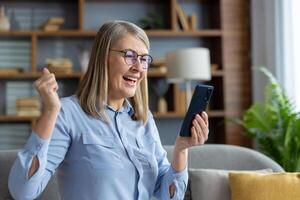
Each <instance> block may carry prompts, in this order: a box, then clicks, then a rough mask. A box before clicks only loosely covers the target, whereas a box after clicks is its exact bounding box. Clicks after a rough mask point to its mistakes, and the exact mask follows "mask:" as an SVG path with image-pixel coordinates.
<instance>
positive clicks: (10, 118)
mask: <svg viewBox="0 0 300 200" xmlns="http://www.w3.org/2000/svg"><path fill="white" fill-rule="evenodd" d="M36 119H37V117H30V116H28V117H27V116H15V115H0V122H31V121H33V120H36Z"/></svg>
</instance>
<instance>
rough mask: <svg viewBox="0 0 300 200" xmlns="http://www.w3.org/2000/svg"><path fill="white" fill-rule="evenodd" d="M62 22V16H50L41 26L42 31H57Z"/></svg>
mask: <svg viewBox="0 0 300 200" xmlns="http://www.w3.org/2000/svg"><path fill="white" fill-rule="evenodd" d="M64 22H65V19H64V18H62V17H50V18H49V19H48V20H47V22H46V23H45V24H44V25H43V27H42V28H43V30H44V31H58V30H59V29H60V26H61V25H62V24H63V23H64Z"/></svg>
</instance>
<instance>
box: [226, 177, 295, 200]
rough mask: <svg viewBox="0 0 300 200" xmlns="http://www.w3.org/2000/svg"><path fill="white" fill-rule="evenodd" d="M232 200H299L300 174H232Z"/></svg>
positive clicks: (230, 178)
mask: <svg viewBox="0 0 300 200" xmlns="http://www.w3.org/2000/svg"><path fill="white" fill-rule="evenodd" d="M229 182H230V189H231V194H232V200H240V199H243V200H264V199H272V200H282V199H288V200H299V199H300V190H299V188H300V173H272V174H258V173H230V174H229Z"/></svg>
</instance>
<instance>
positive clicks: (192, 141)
mask: <svg viewBox="0 0 300 200" xmlns="http://www.w3.org/2000/svg"><path fill="white" fill-rule="evenodd" d="M208 132H209V129H208V116H207V114H206V112H202V113H201V116H200V115H199V114H197V115H196V116H195V119H194V120H193V126H192V128H191V133H192V136H191V137H181V136H177V139H176V143H175V148H174V152H173V161H172V168H173V169H174V170H175V171H176V172H181V171H183V170H184V169H185V168H186V164H187V159H188V148H189V147H192V146H197V145H201V144H204V142H205V141H206V140H207V139H208ZM175 190H176V186H175V185H174V184H172V185H171V186H170V188H169V192H170V197H172V196H173V195H174V193H175Z"/></svg>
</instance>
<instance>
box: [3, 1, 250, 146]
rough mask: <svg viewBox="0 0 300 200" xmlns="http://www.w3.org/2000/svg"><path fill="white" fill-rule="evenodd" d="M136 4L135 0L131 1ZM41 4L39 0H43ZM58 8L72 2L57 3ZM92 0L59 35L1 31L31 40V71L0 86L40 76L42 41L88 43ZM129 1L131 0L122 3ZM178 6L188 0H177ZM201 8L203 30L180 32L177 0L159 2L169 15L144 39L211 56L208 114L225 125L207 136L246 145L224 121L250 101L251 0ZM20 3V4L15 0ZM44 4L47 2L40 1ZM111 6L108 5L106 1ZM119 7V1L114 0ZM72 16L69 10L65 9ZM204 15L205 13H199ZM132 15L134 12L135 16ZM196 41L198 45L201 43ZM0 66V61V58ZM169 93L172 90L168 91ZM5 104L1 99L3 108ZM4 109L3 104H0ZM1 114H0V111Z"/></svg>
mask: <svg viewBox="0 0 300 200" xmlns="http://www.w3.org/2000/svg"><path fill="white" fill-rule="evenodd" d="M132 1H134V0H132ZM41 2H42V1H41ZM58 2H59V3H61V4H65V3H69V4H70V3H72V2H69V1H68V2H64V1H62V0H61V1H58ZM89 2H91V1H90V0H77V1H74V2H73V3H74V4H76V5H75V6H74V7H75V8H76V9H74V11H72V12H75V13H76V16H77V21H76V26H74V28H67V29H62V30H60V31H57V32H45V31H41V30H13V31H8V32H0V39H1V38H9V39H15V40H19V39H25V40H28V41H30V44H31V50H30V51H31V55H30V62H31V67H30V69H29V71H26V72H23V73H18V74H1V73H0V88H1V83H2V84H3V82H5V81H7V80H29V81H30V80H31V79H36V78H38V77H39V76H40V75H41V73H40V72H39V66H38V65H39V63H38V62H39V59H38V58H39V56H40V54H39V52H40V49H39V46H38V44H39V42H40V41H41V40H45V39H46V40H47V39H52V38H56V37H63V38H67V39H69V38H70V39H74V38H75V39H76V40H77V38H78V40H82V41H84V40H91V39H93V37H95V35H96V30H90V29H86V27H85V25H86V23H87V22H86V21H85V16H86V15H87V11H86V9H88V7H87V4H88V3H89ZM92 2H93V3H98V4H101V1H92ZM126 2H127V3H130V2H131V1H126ZM178 2H179V4H185V3H188V2H184V1H178ZM189 2H193V3H196V4H199V5H204V8H206V9H209V12H205V13H206V15H207V16H201V18H207V19H208V20H207V21H208V24H206V25H205V27H203V28H202V27H201V28H198V29H197V30H195V31H181V30H179V29H178V21H177V15H176V11H175V4H176V3H177V2H176V0H169V1H164V2H158V3H160V4H164V5H165V9H166V10H165V12H166V13H168V17H167V19H168V21H167V23H168V25H167V26H168V27H167V28H165V29H162V30H146V33H147V35H148V36H149V37H150V39H151V38H159V39H160V40H164V39H169V38H171V39H174V40H177V38H178V39H186V38H192V39H197V40H199V41H201V42H202V43H203V44H205V45H206V46H207V47H208V48H209V49H210V52H211V58H212V63H214V64H216V65H217V66H218V69H217V70H214V71H213V72H212V77H213V78H212V81H211V82H209V84H212V85H214V86H215V93H214V98H213V101H212V102H211V110H210V111H209V112H208V113H209V116H210V118H211V119H212V121H213V123H215V124H216V126H217V124H219V123H223V124H225V125H224V128H222V130H221V131H219V132H215V133H211V134H212V135H214V136H215V137H216V138H215V142H216V143H228V144H237V145H244V146H248V145H249V140H247V139H245V137H244V136H243V134H242V129H241V127H239V126H238V125H235V124H232V123H227V122H226V119H227V118H235V117H240V116H241V115H242V113H243V111H244V110H245V109H246V108H248V106H249V105H250V103H251V90H250V86H251V83H250V60H249V52H250V42H249V41H250V39H249V38H250V36H249V16H248V14H247V13H249V4H250V3H249V1H241V0H240V1H237V0H211V1H189ZM13 3H15V4H18V3H19V2H18V1H13ZM43 3H44V5H47V3H48V2H47V3H46V2H43ZM109 3H110V2H109ZM114 3H118V1H116V2H114ZM139 3H141V4H143V3H148V2H147V1H144V2H143V1H142V2H139ZM68 12H70V11H68ZM198 14H199V15H202V14H203V13H198ZM133 15H134V14H133ZM202 43H200V46H201V44H202ZM0 62H1V60H0ZM165 76H166V74H165V73H160V72H150V71H149V74H148V77H149V78H158V77H165ZM56 77H57V78H58V79H78V81H80V78H81V77H82V73H81V72H73V73H69V74H57V75H56ZM172 90H173V91H172ZM179 93H180V92H178V91H175V89H171V92H170V94H171V95H173V96H172V97H171V98H169V99H168V100H172V101H174V105H179V104H180V103H179V102H178V101H179V99H180V98H182V95H181V97H180V96H178V94H179ZM170 94H168V95H170ZM3 103H5V102H4V101H3V99H2V101H1V99H0V109H1V104H3ZM2 108H3V106H2ZM0 112H1V110H0ZM184 114H185V112H178V111H176V109H174V108H173V109H171V110H169V111H168V112H167V113H157V112H154V116H155V118H157V119H161V118H164V119H174V118H183V116H184ZM35 121H36V118H35V117H16V116H5V115H4V113H0V122H1V123H9V122H13V123H15V122H29V123H31V124H32V125H34V123H35Z"/></svg>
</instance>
